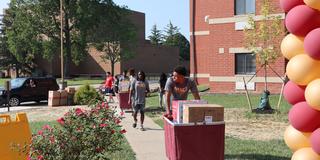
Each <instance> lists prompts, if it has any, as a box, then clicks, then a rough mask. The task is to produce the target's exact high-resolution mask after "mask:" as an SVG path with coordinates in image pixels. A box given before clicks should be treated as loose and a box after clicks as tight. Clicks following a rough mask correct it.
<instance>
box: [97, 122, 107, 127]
mask: <svg viewBox="0 0 320 160" xmlns="http://www.w3.org/2000/svg"><path fill="white" fill-rule="evenodd" d="M107 126H108V124H105V123H102V124H100V125H99V127H101V128H103V127H107Z"/></svg>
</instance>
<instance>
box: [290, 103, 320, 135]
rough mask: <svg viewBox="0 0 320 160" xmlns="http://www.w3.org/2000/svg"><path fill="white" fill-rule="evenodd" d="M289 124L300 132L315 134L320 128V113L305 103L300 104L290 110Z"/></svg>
mask: <svg viewBox="0 0 320 160" xmlns="http://www.w3.org/2000/svg"><path fill="white" fill-rule="evenodd" d="M289 122H290V123H291V125H292V126H293V127H294V128H295V129H297V130H299V131H300V132H313V131H314V130H316V129H317V128H319V126H320V111H318V110H315V109H313V108H311V107H310V106H309V105H308V104H307V102H305V101H304V102H299V103H297V104H295V105H294V106H293V107H292V108H291V109H290V111H289Z"/></svg>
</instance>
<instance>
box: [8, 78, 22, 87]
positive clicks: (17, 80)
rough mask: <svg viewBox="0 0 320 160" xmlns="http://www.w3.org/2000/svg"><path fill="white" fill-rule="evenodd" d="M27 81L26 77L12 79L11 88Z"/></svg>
mask: <svg viewBox="0 0 320 160" xmlns="http://www.w3.org/2000/svg"><path fill="white" fill-rule="evenodd" d="M25 81H26V79H25V78H16V79H12V80H10V84H11V88H17V87H20V86H22V85H23V83H24V82H25Z"/></svg>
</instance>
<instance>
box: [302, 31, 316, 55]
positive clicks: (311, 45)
mask: <svg viewBox="0 0 320 160" xmlns="http://www.w3.org/2000/svg"><path fill="white" fill-rule="evenodd" d="M319 42H320V28H317V29H314V30H312V31H311V32H309V33H308V34H307V36H306V37H305V39H304V44H303V46H304V49H305V51H306V53H307V54H308V55H309V56H310V57H312V58H314V59H317V60H320V45H319Z"/></svg>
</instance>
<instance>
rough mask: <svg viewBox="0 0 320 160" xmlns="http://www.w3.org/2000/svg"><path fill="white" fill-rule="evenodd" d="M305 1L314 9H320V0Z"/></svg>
mask: <svg viewBox="0 0 320 160" xmlns="http://www.w3.org/2000/svg"><path fill="white" fill-rule="evenodd" d="M303 1H304V3H305V4H306V5H307V6H309V7H311V8H314V9H317V10H320V1H319V0H303Z"/></svg>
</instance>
